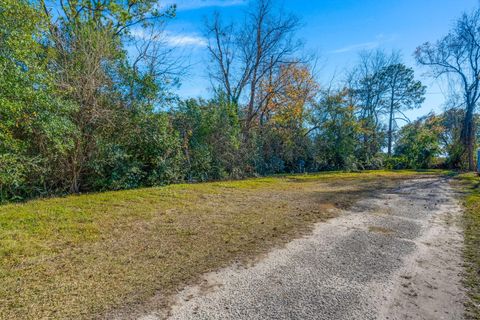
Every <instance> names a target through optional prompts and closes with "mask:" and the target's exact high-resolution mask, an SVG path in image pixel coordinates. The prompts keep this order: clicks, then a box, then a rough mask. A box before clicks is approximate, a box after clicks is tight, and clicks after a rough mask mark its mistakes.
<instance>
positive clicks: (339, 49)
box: [163, 0, 479, 118]
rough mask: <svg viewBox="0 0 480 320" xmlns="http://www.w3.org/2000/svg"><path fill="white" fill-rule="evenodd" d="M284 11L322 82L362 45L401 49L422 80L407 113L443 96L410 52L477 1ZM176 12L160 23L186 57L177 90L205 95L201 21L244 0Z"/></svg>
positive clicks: (404, 1)
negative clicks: (420, 94)
mask: <svg viewBox="0 0 480 320" xmlns="http://www.w3.org/2000/svg"><path fill="white" fill-rule="evenodd" d="M278 1H279V5H283V7H284V9H285V10H286V11H290V12H293V13H294V14H296V15H297V16H298V17H300V18H301V20H302V22H303V25H304V27H303V28H302V29H301V31H300V32H299V37H300V38H301V39H302V40H304V42H305V50H306V51H307V52H309V53H315V54H316V55H317V56H318V57H319V68H318V69H319V70H318V81H319V82H320V83H321V84H327V83H329V82H330V81H331V79H332V77H334V76H335V77H336V78H338V79H340V78H341V76H342V73H343V72H344V71H345V70H346V69H348V68H349V67H351V66H353V65H354V64H355V61H356V59H357V55H358V53H359V52H360V51H362V50H365V49H376V48H383V49H386V50H392V49H394V50H401V52H402V55H403V60H404V62H405V63H406V64H407V65H408V66H411V67H413V68H414V69H415V71H416V74H417V77H418V78H419V79H420V80H422V82H424V84H426V85H427V86H428V89H427V99H426V101H425V103H424V104H423V106H422V108H421V109H419V110H415V111H410V112H408V115H409V117H410V118H416V117H417V116H420V115H423V114H426V113H428V112H430V111H432V110H433V111H440V110H441V109H442V103H443V101H444V95H443V93H442V92H444V90H442V86H441V85H438V84H437V82H435V81H433V80H432V79H430V78H428V77H426V76H425V75H424V73H425V72H426V71H427V70H426V69H423V68H422V67H419V66H417V65H416V64H415V61H414V59H413V57H412V54H413V52H414V50H415V48H416V47H417V46H418V45H420V44H422V43H423V42H426V41H435V40H437V39H439V38H441V37H442V36H444V35H445V34H446V33H448V31H449V29H450V28H451V27H452V25H453V23H454V21H455V19H456V18H458V17H459V16H460V15H461V14H462V12H464V11H470V10H472V9H473V8H475V7H476V6H478V5H479V1H478V0H283V1H282V0H278ZM163 3H164V4H165V3H167V4H168V3H176V4H177V7H178V11H177V17H176V18H175V19H174V20H172V21H170V22H169V23H168V24H167V26H166V32H167V34H168V38H169V41H170V43H171V44H172V45H176V46H177V47H178V48H179V49H180V50H182V51H183V52H184V54H186V55H189V56H190V59H191V63H192V67H191V68H190V71H189V74H188V75H187V76H186V77H185V78H183V79H182V86H181V88H180V89H179V90H178V93H179V95H180V96H181V97H182V98H186V97H199V96H203V97H208V96H210V94H211V92H210V90H209V86H210V84H209V81H208V78H207V70H206V64H207V63H208V56H207V54H206V48H205V44H206V41H205V39H204V38H203V35H202V28H203V22H204V20H205V18H206V17H209V16H211V15H212V13H213V12H214V11H219V12H220V13H221V14H222V15H223V16H224V17H225V19H229V18H232V19H234V18H235V17H239V16H241V15H242V13H243V12H244V11H245V10H246V9H247V8H248V4H249V0H176V1H173V0H172V1H170V0H168V1H163Z"/></svg>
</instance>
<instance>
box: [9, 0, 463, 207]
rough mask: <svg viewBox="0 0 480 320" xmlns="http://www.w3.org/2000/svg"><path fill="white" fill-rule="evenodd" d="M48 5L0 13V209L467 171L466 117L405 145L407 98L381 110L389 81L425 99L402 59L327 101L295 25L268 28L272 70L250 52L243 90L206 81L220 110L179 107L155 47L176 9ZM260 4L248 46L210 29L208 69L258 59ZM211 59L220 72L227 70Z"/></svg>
mask: <svg viewBox="0 0 480 320" xmlns="http://www.w3.org/2000/svg"><path fill="white" fill-rule="evenodd" d="M48 3H50V4H52V5H55V1H53V2H48V1H47V2H44V1H38V2H37V1H27V0H0V70H1V71H2V73H1V74H0V202H4V201H16V200H23V199H27V198H31V197H37V196H47V195H51V194H64V193H69V192H89V191H97V190H118V189H127V188H136V187H140V186H157V185H164V184H168V183H173V182H179V181H188V182H194V181H207V180H215V179H229V178H242V177H246V176H254V175H266V174H277V173H292V172H307V171H319V170H362V169H379V168H383V167H385V168H392V169H400V168H426V167H430V166H438V165H439V164H438V161H437V159H438V157H444V158H445V159H446V165H448V166H452V167H461V164H462V163H465V159H464V158H462V157H464V154H463V153H462V152H461V150H458V145H459V144H458V143H457V141H459V139H460V135H461V134H460V133H461V126H462V121H461V119H462V118H463V116H464V114H463V113H462V111H461V110H456V109H452V110H449V111H447V112H445V113H444V114H442V115H439V116H435V115H430V116H428V117H425V118H422V119H420V120H418V121H415V122H413V123H411V124H408V125H406V126H404V127H403V128H402V129H401V130H400V131H399V132H398V134H395V132H394V128H396V127H395V123H393V122H392V121H386V120H388V119H391V120H392V119H397V115H396V114H397V113H398V114H401V110H404V109H408V108H410V107H412V106H411V105H410V102H411V101H410V100H408V99H407V98H405V95H404V94H402V95H401V97H402V99H400V100H398V101H397V102H395V101H394V102H392V100H391V99H390V100H389V99H387V96H388V97H391V95H392V94H394V95H395V94H396V90H397V88H396V87H395V86H387V85H385V84H386V83H387V80H388V79H390V78H391V77H392V74H391V73H392V72H394V71H395V70H397V71H395V74H397V73H398V70H400V71H402V74H406V75H407V76H406V77H405V79H404V80H405V82H408V83H410V82H411V83H413V85H414V87H415V88H416V89H418V90H417V92H416V93H415V99H414V100H415V101H417V102H418V101H421V100H422V99H423V98H422V95H423V86H422V85H421V84H420V83H419V82H415V81H414V78H413V70H412V69H410V68H407V67H406V66H404V65H403V64H401V63H400V61H399V58H398V56H396V55H395V54H392V56H391V57H389V56H387V55H385V53H383V52H381V51H378V52H375V53H372V54H368V55H362V57H361V59H362V60H361V61H360V63H359V67H358V68H356V69H355V70H354V71H355V72H353V73H352V76H351V77H349V81H347V82H346V83H342V84H341V85H340V86H339V87H340V88H339V89H335V88H329V89H328V90H324V89H322V88H321V87H320V85H319V84H318V83H317V82H316V81H315V79H314V76H313V72H312V67H311V66H310V65H309V63H308V61H303V60H302V59H300V58H298V57H297V56H295V55H296V54H297V53H298V51H299V49H300V46H299V44H297V42H292V41H291V40H292V39H293V38H294V37H295V34H294V33H295V30H296V28H297V26H298V19H296V18H295V17H293V16H288V17H277V16H272V17H270V18H272V19H264V20H265V21H268V24H267V25H265V26H263V28H266V29H268V30H271V31H272V32H273V33H274V34H275V37H271V36H270V35H269V34H264V35H262V36H263V37H265V38H264V39H263V40H264V41H265V43H269V46H270V47H269V48H270V49H269V50H271V54H272V56H270V57H268V56H264V55H262V54H263V53H262V52H249V54H252V55H254V56H255V55H261V56H258V57H257V59H258V61H261V62H262V63H259V64H258V65H255V66H253V65H252V64H251V63H250V62H251V61H250V60H249V59H247V58H248V57H249V56H245V57H238V56H237V57H235V58H236V59H239V60H238V61H237V60H235V61H234V62H232V63H234V65H235V68H234V69H235V70H236V71H237V72H238V71H239V70H244V72H243V73H242V72H240V74H241V75H242V77H243V78H242V77H240V78H237V76H239V75H240V74H233V73H232V74H230V73H228V72H227V74H222V75H219V74H211V78H212V81H214V85H215V86H216V87H215V94H214V96H213V98H211V99H209V100H204V99H189V100H186V101H182V100H180V99H179V98H178V97H176V96H175V95H174V94H173V93H172V90H171V89H172V85H175V84H177V83H178V80H179V79H178V78H177V75H178V73H176V69H175V68H176V67H177V64H178V61H177V60H174V63H172V60H169V58H170V54H171V52H172V51H171V50H170V49H168V50H162V48H161V47H159V46H161V43H160V42H159V41H157V40H158V38H157V37H158V35H159V34H158V32H160V33H161V29H158V27H159V25H162V24H163V23H164V22H165V20H166V19H169V18H172V17H173V16H174V13H175V12H174V9H175V8H174V7H171V8H166V9H165V10H164V11H159V10H158V9H157V8H156V6H155V3H156V1H153V0H141V1H134V2H131V3H130V4H129V5H127V4H125V1H123V0H117V1H108V2H105V3H103V2H99V1H91V0H79V1H75V2H67V3H65V4H64V6H57V7H55V10H57V11H58V14H56V15H55V16H54V17H53V16H51V15H50V12H51V10H52V7H48V6H47V4H48ZM259 4H261V5H259V6H257V7H256V6H253V7H252V10H260V11H258V12H253V13H252V14H251V16H250V18H251V19H253V20H252V21H250V20H249V21H250V22H251V23H253V24H252V26H250V27H248V26H247V27H248V28H246V29H245V30H243V31H242V28H244V27H245V26H240V27H239V28H240V29H239V30H238V36H244V37H247V38H245V39H243V40H245V41H247V42H244V41H239V39H240V38H239V39H235V40H234V39H230V38H228V37H225V34H223V33H221V30H220V29H221V25H220V24H221V23H220V20H218V21H217V20H216V21H214V22H213V26H214V27H215V28H214V29H212V30H210V31H211V32H212V35H213V36H215V35H217V36H218V37H219V38H218V40H219V42H218V43H217V42H215V44H213V43H209V49H210V53H211V54H212V55H216V54H226V55H227V56H225V57H223V58H226V59H234V57H231V56H229V53H228V52H225V51H223V49H222V48H224V46H229V45H234V46H236V47H237V48H239V49H241V48H242V46H244V45H247V44H249V45H252V46H251V47H248V48H245V50H247V49H248V50H251V49H252V48H255V47H256V46H254V45H253V44H255V42H256V41H258V39H257V38H251V37H249V34H250V33H249V31H248V30H250V29H251V28H258V25H257V24H256V23H255V19H257V18H258V17H260V14H265V15H271V14H273V12H274V11H272V10H273V9H272V10H270V9H271V8H267V7H268V6H272V5H273V3H270V2H262V1H259ZM81 8H89V9H88V10H80V9H81ZM267 9H268V10H267ZM250 18H249V19H250ZM273 18H275V19H273ZM278 19H280V20H278ZM264 20H262V21H264ZM276 23H279V24H282V23H284V24H285V23H286V25H287V26H289V27H288V28H287V29H288V30H285V34H276V33H275V32H276V31H275V30H277V28H276V26H275V24H276ZM132 26H135V29H133V27H132ZM219 28H220V29H219ZM156 32H157V33H156ZM216 32H217V33H216ZM150 33H151V38H148V37H147V34H150ZM135 34H141V37H137V36H135ZM287 40H288V41H287ZM229 41H234V43H229ZM298 43H300V42H298ZM293 44H295V45H293ZM218 45H220V47H215V46H218ZM292 45H293V46H292ZM133 48H135V50H134V49H133ZM248 50H247V51H248ZM287 53H288V54H287ZM273 56H277V58H278V61H281V63H280V62H274V61H272V57H273ZM216 57H217V58H215V57H212V61H213V64H214V66H213V68H212V70H213V71H212V72H215V71H217V72H218V71H219V70H222V68H223V67H225V65H223V63H225V60H224V59H223V58H222V59H218V58H220V56H216ZM275 61H277V60H275ZM391 66H394V67H395V68H392V67H391ZM172 68H173V69H172ZM229 70H230V71H229V72H233V69H229ZM253 74H256V76H253ZM395 74H393V75H395ZM249 75H250V76H249ZM239 79H240V80H239ZM232 81H233V82H235V86H233V84H232ZM248 88H250V90H247V89H248ZM247 91H250V92H248V93H247ZM242 92H243V94H242ZM407 102H408V103H407ZM392 103H393V104H392ZM412 103H413V102H412ZM413 106H416V103H413ZM387 122H388V123H387ZM387 124H388V125H387ZM387 128H389V129H387ZM387 137H395V140H396V143H395V144H394V146H395V148H394V149H395V152H394V154H393V156H389V155H386V154H385V151H386V150H385V149H386V147H387V144H388V141H387V140H388V139H387Z"/></svg>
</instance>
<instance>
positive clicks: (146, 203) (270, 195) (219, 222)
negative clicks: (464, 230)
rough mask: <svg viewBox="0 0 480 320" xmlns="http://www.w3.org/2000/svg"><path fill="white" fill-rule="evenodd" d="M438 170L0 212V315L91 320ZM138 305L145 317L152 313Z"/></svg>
mask: <svg viewBox="0 0 480 320" xmlns="http://www.w3.org/2000/svg"><path fill="white" fill-rule="evenodd" d="M440 173H441V172H438V171H428V172H422V173H419V172H413V171H395V172H390V171H371V172H362V173H335V172H334V173H320V174H308V175H287V176H278V177H266V178H257V179H247V180H242V181H226V182H211V183H201V184H191V185H185V184H183V185H171V186H167V187H159V188H146V189H137V190H126V191H117V192H104V193H96V194H86V195H79V196H67V197H62V198H52V199H40V200H34V201H30V202H27V203H23V204H9V205H3V206H0V283H2V285H1V286H0V318H1V319H26V318H29V319H30V318H31V319H52V318H54V319H72V318H75V319H92V318H99V317H104V316H105V315H108V314H111V312H112V311H113V310H122V312H125V313H126V314H128V313H129V312H130V311H132V310H135V309H137V308H139V305H142V304H144V303H145V302H146V301H147V302H148V301H150V302H151V303H152V306H151V307H152V308H158V306H159V305H162V304H164V303H167V302H168V301H167V300H165V299H160V300H155V299H151V298H152V297H155V296H159V295H158V293H160V294H161V295H160V296H163V297H168V296H169V295H170V294H172V293H174V292H175V290H178V289H179V288H181V287H182V286H183V285H185V284H186V283H191V282H192V281H195V280H196V279H198V278H199V276H200V275H201V274H203V273H205V272H209V271H212V270H215V269H218V268H221V267H224V266H228V265H230V264H231V263H233V262H235V261H249V259H253V258H255V257H256V256H258V255H259V254H262V253H264V252H268V250H270V249H271V248H272V247H273V246H278V245H281V244H283V243H286V242H288V241H290V240H291V239H293V238H295V237H298V236H299V235H300V234H302V233H304V232H308V230H310V228H311V227H312V225H313V224H314V223H315V222H318V221H323V220H325V219H328V218H330V217H332V216H334V215H335V210H333V211H332V209H335V208H348V207H350V206H351V205H352V204H354V203H355V201H356V200H358V199H360V198H362V197H365V196H368V195H371V194H372V193H375V192H378V190H381V189H385V188H389V187H394V186H395V185H396V184H397V183H398V181H399V180H402V179H409V178H413V177H418V176H422V175H426V174H440ZM145 308H149V306H148V304H147V305H146V306H145Z"/></svg>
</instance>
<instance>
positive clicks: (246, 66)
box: [206, 0, 301, 140]
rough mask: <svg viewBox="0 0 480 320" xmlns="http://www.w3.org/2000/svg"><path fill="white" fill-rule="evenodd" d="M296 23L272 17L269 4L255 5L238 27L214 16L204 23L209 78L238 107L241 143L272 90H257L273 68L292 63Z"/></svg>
mask: <svg viewBox="0 0 480 320" xmlns="http://www.w3.org/2000/svg"><path fill="white" fill-rule="evenodd" d="M298 27H299V20H298V18H297V17H295V16H293V15H291V14H285V13H284V12H277V11H276V10H275V7H274V2H273V1H272V0H258V1H256V2H255V3H254V5H253V6H252V9H251V10H250V11H249V12H248V13H247V14H246V17H245V22H244V23H243V24H241V25H234V24H229V25H224V24H223V23H222V21H221V17H220V15H219V14H218V13H217V14H215V16H214V18H213V20H212V21H208V22H207V24H206V31H207V37H208V39H209V43H208V50H209V53H210V58H211V61H212V65H211V69H210V77H211V79H212V82H213V83H214V88H218V89H220V90H221V91H222V92H224V93H225V94H226V96H227V100H228V102H229V103H233V104H236V105H238V106H240V105H241V104H242V102H244V103H245V105H244V106H245V108H244V109H243V110H241V112H240V111H239V112H240V113H241V114H242V122H243V133H244V138H245V139H246V140H248V136H249V134H248V133H249V131H250V129H251V127H252V126H253V124H254V123H255V122H256V121H257V120H258V117H259V115H260V113H261V110H262V108H263V107H264V106H265V102H266V100H267V99H268V98H269V97H270V95H271V94H273V91H272V90H267V91H265V90H264V91H261V90H259V88H260V85H261V84H262V83H265V82H268V80H267V79H268V78H269V77H270V76H272V75H273V74H275V73H277V71H278V69H279V68H281V67H283V66H286V65H288V64H294V63H297V62H298V58H295V57H294V56H295V54H296V53H297V51H298V49H299V48H300V47H301V43H300V42H299V41H297V40H295V37H294V36H295V31H296V30H297V29H298Z"/></svg>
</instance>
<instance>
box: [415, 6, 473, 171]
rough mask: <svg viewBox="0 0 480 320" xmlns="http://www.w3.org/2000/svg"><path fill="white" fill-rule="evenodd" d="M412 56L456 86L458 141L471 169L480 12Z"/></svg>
mask: <svg viewBox="0 0 480 320" xmlns="http://www.w3.org/2000/svg"><path fill="white" fill-rule="evenodd" d="M415 56H416V59H417V61H418V63H420V64H421V65H424V66H428V67H429V68H430V70H431V71H432V74H433V76H434V77H436V78H438V77H442V76H447V77H449V78H450V79H451V80H453V81H454V82H455V83H456V86H455V89H459V90H461V92H462V93H463V107H464V109H465V117H464V120H463V126H462V130H461V137H460V139H461V144H462V145H463V149H464V150H463V153H464V154H465V153H466V157H467V163H468V169H469V170H474V168H475V162H474V157H475V154H474V148H475V123H474V113H475V108H476V106H477V103H478V100H479V98H480V90H479V89H480V9H477V10H475V11H474V12H472V13H471V14H463V15H462V17H461V18H460V19H459V20H458V21H457V23H456V26H455V27H454V28H453V30H451V31H450V33H449V34H448V35H446V36H445V37H444V38H442V39H440V40H439V41H437V42H436V43H435V44H431V43H429V42H427V43H425V44H423V45H422V46H420V47H418V48H417V50H416V51H415Z"/></svg>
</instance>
